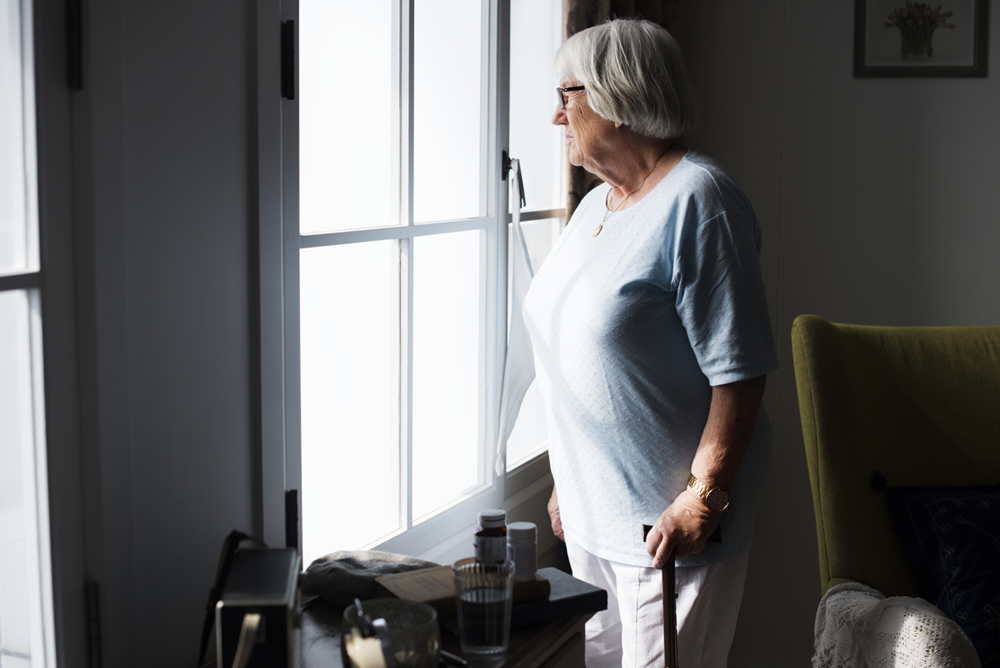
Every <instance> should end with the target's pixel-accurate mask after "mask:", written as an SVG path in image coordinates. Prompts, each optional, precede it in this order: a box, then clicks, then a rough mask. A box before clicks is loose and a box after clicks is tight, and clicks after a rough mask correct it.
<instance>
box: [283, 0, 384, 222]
mask: <svg viewBox="0 0 1000 668" xmlns="http://www.w3.org/2000/svg"><path fill="white" fill-rule="evenodd" d="M298 23H299V26H300V31H299V67H300V68H301V72H300V74H299V88H300V90H299V98H300V102H299V206H300V207H301V210H300V217H299V229H300V230H301V232H302V233H304V234H308V233H313V232H326V231H332V230H347V229H354V228H360V227H381V226H384V225H395V224H398V223H399V220H398V219H394V218H393V215H392V179H393V177H394V173H395V172H394V168H393V166H394V165H395V164H397V163H396V160H398V157H397V158H394V156H393V154H392V138H393V132H392V126H393V122H394V121H393V116H394V114H393V99H392V2H391V0H370V1H368V2H347V1H346V0H302V2H300V3H299V22H298Z"/></svg>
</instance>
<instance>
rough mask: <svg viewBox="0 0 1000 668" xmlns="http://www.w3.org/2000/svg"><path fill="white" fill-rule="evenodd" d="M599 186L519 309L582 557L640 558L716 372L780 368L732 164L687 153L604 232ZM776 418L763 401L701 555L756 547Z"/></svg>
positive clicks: (685, 469)
mask: <svg viewBox="0 0 1000 668" xmlns="http://www.w3.org/2000/svg"><path fill="white" fill-rule="evenodd" d="M608 190H609V186H608V185H607V184H602V185H601V186H599V187H597V188H595V189H594V190H593V191H591V192H590V193H589V194H588V195H587V196H586V197H585V198H584V199H583V201H582V202H581V203H580V206H579V207H578V208H577V210H576V212H575V213H574V214H573V218H572V220H571V221H570V224H569V226H568V227H567V228H566V230H565V231H564V232H563V234H562V236H561V237H560V238H559V240H558V242H557V243H556V245H555V247H554V248H553V249H552V251H551V252H550V253H549V256H548V258H546V260H545V263H544V264H543V265H542V267H541V269H540V271H539V272H538V274H537V275H536V276H535V278H534V280H533V281H532V284H531V288H530V290H529V291H528V294H527V297H526V298H525V302H524V310H523V313H524V317H525V321H526V323H527V326H528V331H529V332H530V334H531V341H532V347H533V348H534V356H535V370H536V380H537V383H538V386H539V389H540V390H541V393H542V396H543V398H544V400H545V404H546V413H547V418H548V428H549V461H550V463H551V466H552V475H553V477H554V479H555V482H556V489H557V491H558V494H559V506H560V514H561V518H562V523H563V528H564V530H565V531H566V533H567V534H568V535H570V536H571V537H572V538H573V540H574V541H576V542H577V543H578V544H579V545H581V546H582V547H584V548H585V549H587V550H588V551H589V552H590V553H591V554H594V555H596V556H599V557H602V558H605V559H609V560H611V561H617V562H621V563H625V564H631V565H634V566H650V565H651V560H650V557H649V555H647V554H646V548H645V543H644V542H643V540H642V525H643V524H652V523H653V522H655V521H656V519H657V518H658V517H659V516H660V514H661V513H662V512H663V511H664V510H665V509H666V507H667V506H668V505H670V503H671V502H673V500H674V499H675V498H676V497H677V496H678V494H680V493H681V492H682V491H683V490H684V488H685V487H686V486H687V480H688V475H689V474H690V473H691V463H692V461H693V460H694V455H695V451H696V450H697V448H698V443H699V441H700V439H701V435H702V431H703V430H704V427H705V423H706V421H707V418H708V410H709V405H710V403H711V398H712V388H711V386H712V385H722V384H725V383H731V382H734V381H738V380H746V379H749V378H756V377H757V376H761V375H764V374H766V373H768V372H770V371H773V370H775V369H777V368H778V363H777V354H776V352H775V348H774V337H773V335H772V333H771V325H770V320H769V318H768V312H767V303H766V301H765V298H764V283H763V279H762V277H761V271H760V262H759V257H760V244H761V235H760V227H759V226H758V224H757V219H756V217H755V216H754V213H753V208H752V207H751V206H750V202H749V201H748V200H747V198H746V196H745V195H744V194H743V191H741V190H740V188H739V186H738V185H737V184H736V181H735V180H734V179H733V177H732V176H731V175H730V174H729V173H728V172H727V171H725V169H724V168H723V167H722V166H720V165H719V164H718V163H716V162H714V161H713V160H711V159H709V158H707V157H706V156H704V155H701V154H700V153H697V152H696V151H693V150H689V151H688V152H687V154H686V155H685V156H684V158H683V159H682V160H681V161H680V163H679V164H678V165H676V166H675V167H674V168H673V170H671V171H670V173H669V174H667V176H666V177H664V178H663V180H662V181H660V183H658V184H657V185H656V187H655V188H654V189H653V190H652V192H650V193H649V194H647V195H646V196H645V197H644V198H643V199H642V200H641V201H639V202H637V203H636V204H634V205H633V206H631V207H629V208H628V209H625V210H623V211H619V212H617V213H615V214H614V215H612V216H611V217H610V218H609V219H608V220H607V222H605V223H603V225H604V227H603V229H602V231H601V233H600V234H599V235H598V236H597V237H594V236H593V234H594V230H595V229H596V228H597V226H598V225H599V224H601V222H602V218H603V217H604V215H605V212H606V208H605V197H606V196H607V194H608ZM770 441H771V431H770V425H769V423H768V420H767V416H766V414H765V413H764V411H763V409H761V411H760V413H759V415H758V418H757V426H756V429H755V431H754V435H753V438H752V440H751V444H750V448H749V450H748V451H747V454H746V456H745V457H744V460H743V463H742V465H741V467H740V470H739V474H738V476H737V480H736V484H735V486H734V489H733V490H732V493H733V502H732V505H731V506H730V507H729V508H728V509H727V510H726V511H725V512H724V513H723V514H722V519H721V526H722V541H723V542H722V544H721V545H716V544H710V545H709V546H707V547H706V548H705V550H704V551H702V552H700V553H699V554H697V555H691V556H689V557H687V558H685V559H683V560H679V561H678V565H680V566H700V565H704V564H709V563H715V562H718V561H722V560H724V559H729V558H731V557H735V556H737V555H740V554H742V553H743V552H746V551H747V550H749V549H750V537H751V533H752V531H753V519H754V513H755V508H756V502H757V496H758V492H759V489H760V486H761V483H762V482H763V477H764V472H765V469H766V466H767V459H768V452H769V450H770Z"/></svg>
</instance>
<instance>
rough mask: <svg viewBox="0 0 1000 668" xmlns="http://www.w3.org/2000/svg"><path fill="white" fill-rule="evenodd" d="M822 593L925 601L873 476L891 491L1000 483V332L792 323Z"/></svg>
mask: <svg viewBox="0 0 1000 668" xmlns="http://www.w3.org/2000/svg"><path fill="white" fill-rule="evenodd" d="M792 354H793V357H794V361H795V380H796V384H797V386H798V395H799V411H800V413H801V416H802V433H803V436H804V437H805V446H806V458H807V462H808V465H809V478H810V482H811V484H812V493H813V505H814V507H815V511H816V526H817V533H818V537H819V567H820V584H821V587H822V590H823V592H825V591H826V590H827V589H829V588H830V587H831V586H833V585H835V584H838V583H839V582H843V581H845V580H856V581H859V582H862V583H864V584H867V585H869V586H871V587H874V588H875V589H878V590H879V591H881V592H883V593H884V594H886V595H887V596H899V595H906V596H916V595H917V591H916V585H915V582H914V578H913V571H912V569H911V568H910V565H909V563H908V562H907V560H906V557H905V556H904V554H903V551H902V548H901V547H900V545H899V543H898V541H897V540H896V537H895V535H894V534H893V531H892V526H891V523H890V520H889V512H888V509H887V506H886V502H885V494H884V493H878V492H875V491H873V489H872V485H871V478H872V474H873V472H874V471H879V472H880V473H881V474H883V475H884V476H885V477H886V479H887V480H888V483H889V484H890V485H893V486H915V485H989V484H997V483H1000V327H865V326H857V325H841V324H836V323H830V322H827V321H826V320H823V319H822V318H819V317H817V316H814V315H803V316H799V317H798V318H796V319H795V322H794V324H793V325H792Z"/></svg>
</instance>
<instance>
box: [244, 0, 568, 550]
mask: <svg viewBox="0 0 1000 668" xmlns="http://www.w3.org/2000/svg"><path fill="white" fill-rule="evenodd" d="M561 11H562V10H561V2H559V1H558V0H547V1H545V2H530V1H529V0H514V1H513V2H508V0H482V1H481V2H475V1H472V2H470V1H469V0H378V1H373V2H370V3H365V4H364V5H363V6H361V5H358V3H350V2H346V1H342V0H336V1H332V0H300V1H299V3H298V5H297V13H295V12H289V11H286V14H285V16H283V19H284V20H293V21H295V25H296V26H297V30H298V36H297V40H298V41H297V49H296V51H297V58H298V81H297V86H296V95H295V99H294V100H285V101H283V102H282V108H281V112H280V113H281V126H282V137H283V141H282V148H281V156H282V158H281V159H282V169H283V183H284V192H283V198H284V202H285V204H284V207H283V211H284V216H283V217H284V220H283V236H282V239H283V242H284V245H285V249H284V253H283V256H282V258H283V267H282V278H283V286H284V289H283V294H284V299H283V301H282V315H283V317H284V323H285V327H284V331H283V341H284V343H283V348H282V350H283V353H284V358H283V359H284V365H285V366H284V375H283V381H284V392H283V396H282V402H283V403H282V408H283V411H284V419H285V429H284V435H283V437H284V444H285V448H286V450H285V455H286V456H285V462H286V472H285V476H284V480H283V484H284V486H285V488H299V489H301V504H302V506H301V508H302V514H301V517H302V543H303V558H304V561H305V562H306V563H308V562H309V561H310V560H312V559H313V558H315V557H317V556H320V555H322V554H325V553H327V552H331V551H333V550H336V549H359V548H374V547H378V548H380V549H389V550H394V551H399V552H404V553H409V554H426V553H428V551H429V550H432V549H433V548H435V547H436V546H438V545H440V544H441V542H442V541H443V540H445V539H446V538H448V537H449V536H453V535H455V532H456V531H457V530H458V529H459V528H461V529H462V531H463V534H464V531H465V529H466V528H467V527H468V526H469V525H471V524H474V523H475V519H476V511H477V510H478V509H480V508H483V507H491V506H502V504H503V502H504V500H505V491H506V490H505V483H506V476H505V475H503V474H501V475H499V476H498V475H497V474H496V472H495V467H494V464H495V458H496V441H497V420H498V407H499V399H500V393H501V383H502V377H503V361H504V351H505V345H506V323H507V319H508V308H509V307H508V303H507V294H508V275H509V269H508V257H507V248H508V245H509V225H508V221H509V219H510V218H509V213H508V204H507V200H508V183H509V181H508V180H507V179H506V173H505V165H504V158H505V156H506V154H507V153H508V150H507V147H508V136H509V138H510V147H511V151H510V153H512V154H513V155H514V156H515V157H519V158H520V159H521V164H522V165H523V169H524V172H525V177H526V178H525V186H526V191H527V194H528V197H529V198H531V199H530V200H529V206H530V208H529V210H528V211H527V212H526V213H525V214H524V215H523V217H522V220H523V221H524V223H523V227H524V229H525V233H526V236H527V237H528V239H529V244H531V255H532V260H533V261H534V263H535V266H536V267H537V266H538V265H539V264H540V263H541V261H542V260H543V258H544V255H545V253H547V252H548V249H549V248H550V247H551V245H552V244H553V243H554V241H555V239H556V238H557V237H558V233H559V230H560V229H561V226H562V218H563V216H564V215H565V204H564V195H563V192H562V191H563V190H564V187H563V178H562V162H563V149H562V140H561V134H562V133H561V132H558V130H557V129H555V128H553V127H552V126H551V124H550V122H549V121H550V117H551V114H552V110H553V107H554V94H553V92H552V91H553V89H554V87H555V85H556V83H555V77H554V74H552V71H551V62H552V56H553V54H554V53H555V49H556V48H557V47H558V44H559V43H560V41H561V33H560V30H561V25H560V21H561V19H560V17H561ZM515 53H516V55H508V54H515ZM539 63H545V64H546V65H547V66H546V67H541V68H540V67H539ZM508 69H509V70H510V71H511V74H510V79H509V83H508V76H507V75H506V73H507V72H508ZM515 117H516V118H517V120H516V121H515V120H514V119H515ZM517 151H521V152H522V154H521V155H518V153H517ZM262 243H263V242H262ZM264 252H265V250H264V249H262V253H264ZM265 264H266V263H265V262H264V261H262V280H267V276H268V269H267V268H266V267H265ZM265 301H266V299H265ZM262 308H263V310H264V311H266V310H267V306H266V304H265V305H264V306H263V307H262ZM263 317H264V316H262V318H263ZM264 354H265V358H264V359H265V365H266V363H267V361H266V360H267V357H266V355H267V352H266V350H265V353H264ZM266 391H267V390H265V392H266ZM265 403H266V402H265ZM267 410H268V408H267V406H266V405H265V412H267ZM274 410H277V409H274ZM267 448H268V445H267V443H265V449H267ZM544 449H545V433H544V418H543V417H542V413H541V411H540V409H539V405H538V398H537V396H535V395H533V394H532V393H530V392H529V396H528V398H527V399H526V402H525V409H524V411H523V414H522V418H521V419H520V421H519V423H518V425H517V427H516V428H515V433H514V435H513V436H512V438H511V441H510V446H509V452H508V457H507V462H508V470H512V469H513V468H514V467H515V466H516V465H518V464H523V463H524V462H528V461H530V460H532V459H533V458H536V457H537V456H538V455H539V453H541V452H544ZM266 457H267V455H266V454H265V458H266ZM266 475H267V474H266V473H265V476H266ZM266 486H267V485H266V483H265V487H266Z"/></svg>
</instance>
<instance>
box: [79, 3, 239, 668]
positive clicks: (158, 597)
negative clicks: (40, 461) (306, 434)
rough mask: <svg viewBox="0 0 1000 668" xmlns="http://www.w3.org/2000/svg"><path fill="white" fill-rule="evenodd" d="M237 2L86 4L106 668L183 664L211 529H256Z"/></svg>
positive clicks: (191, 641)
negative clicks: (252, 485) (253, 492)
mask: <svg viewBox="0 0 1000 668" xmlns="http://www.w3.org/2000/svg"><path fill="white" fill-rule="evenodd" d="M249 7H250V5H248V4H247V3H245V2H239V1H237V0H222V1H220V2H212V3H207V4H206V3H201V2H192V1H189V0H185V1H181V2H169V3H148V2H143V3H140V2H126V1H123V0H92V1H91V2H87V3H85V5H84V8H85V21H86V25H85V36H86V37H85V52H84V66H85V71H84V90H83V91H82V92H79V93H74V94H73V98H72V112H73V135H74V139H73V147H72V149H73V154H74V156H73V159H74V174H75V176H74V179H75V183H74V200H75V202H74V207H75V216H74V225H75V226H76V238H75V243H76V246H77V257H76V262H77V282H78V306H79V309H78V310H79V327H80V330H81V338H80V345H79V349H78V354H79V358H80V367H81V384H82V385H81V404H82V408H83V411H82V412H83V414H84V419H83V443H84V446H83V447H84V452H85V457H84V459H85V462H86V463H85V468H84V471H83V477H84V484H85V488H86V504H85V505H86V509H85V512H86V517H87V521H86V527H87V538H86V540H87V550H86V551H87V558H86V569H87V575H88V577H89V578H90V579H92V580H96V581H97V582H99V583H100V586H101V599H102V600H101V603H102V606H101V607H102V609H101V613H102V625H103V650H104V657H103V658H104V662H103V665H104V666H107V667H109V668H112V667H116V666H138V665H141V666H148V667H150V668H155V667H159V666H164V667H166V666H185V665H188V666H190V665H194V663H195V658H196V657H195V654H196V651H197V644H198V638H199V634H200V628H201V615H202V614H203V612H204V605H205V599H206V596H207V594H208V590H209V588H210V587H211V585H212V582H213V579H214V575H215V566H216V563H217V559H218V554H219V549H220V547H221V543H222V539H223V538H224V537H225V535H226V534H227V533H228V532H229V531H230V530H232V529H241V530H244V531H247V532H251V531H253V528H254V527H253V523H254V517H253V497H252V493H251V489H252V487H251V480H252V475H253V462H254V461H255V460H254V441H253V438H254V430H253V427H252V425H253V420H254V414H253V410H252V405H253V404H252V402H251V387H252V386H251V369H252V368H253V366H252V362H251V359H252V358H251V355H252V350H251V349H252V341H251V335H250V332H251V331H252V329H251V316H252V310H251V302H250V299H251V296H250V289H249V286H250V285H251V284H252V272H251V271H250V267H251V265H250V262H251V260H250V257H251V254H250V248H249V239H250V231H251V227H250V216H249V209H248V202H249V200H250V189H249V187H248V182H249V172H248V160H249V155H248V132H249V128H248V113H249V111H248V110H249V109H250V107H249V105H248V102H249V96H248V90H249V89H248V81H247V78H248V72H249V67H248V39H250V38H249V37H248V30H249V26H248V16H247V10H248V8H249ZM77 661H79V662H80V663H76V662H77ZM82 661H83V657H79V656H74V657H64V660H63V663H64V664H65V665H82Z"/></svg>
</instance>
